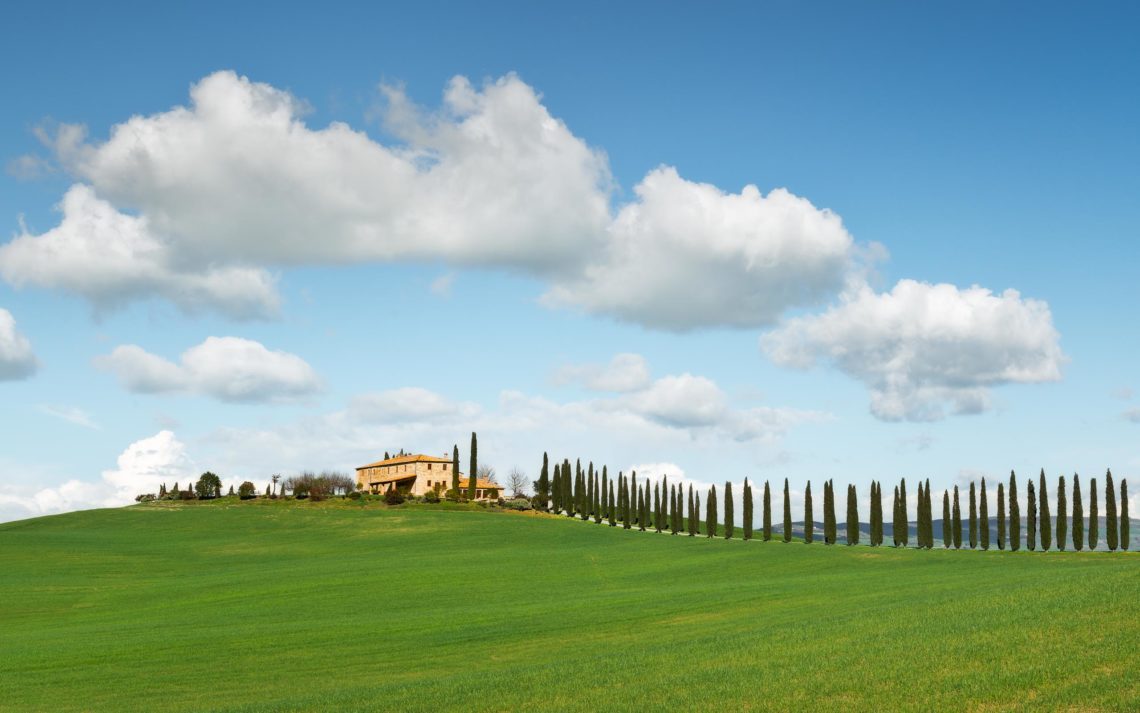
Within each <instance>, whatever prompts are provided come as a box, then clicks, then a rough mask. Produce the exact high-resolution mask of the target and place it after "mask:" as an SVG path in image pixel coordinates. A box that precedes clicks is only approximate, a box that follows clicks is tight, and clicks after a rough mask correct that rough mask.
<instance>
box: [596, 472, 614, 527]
mask: <svg viewBox="0 0 1140 713" xmlns="http://www.w3.org/2000/svg"><path fill="white" fill-rule="evenodd" d="M610 486H611V484H610V479H609V473H607V472H606V467H605V466H604V465H603V466H602V511H601V512H600V513H599V515H600V516H602V517H610V516H612V515H613V503H611V502H610V493H611V492H612V491H613V488H612V487H610Z"/></svg>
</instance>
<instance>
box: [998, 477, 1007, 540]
mask: <svg viewBox="0 0 1140 713" xmlns="http://www.w3.org/2000/svg"><path fill="white" fill-rule="evenodd" d="M997 546H998V549H999V550H1004V549H1005V485H1004V484H1003V483H1002V482H1001V481H1000V480H999V481H998V516H997Z"/></svg>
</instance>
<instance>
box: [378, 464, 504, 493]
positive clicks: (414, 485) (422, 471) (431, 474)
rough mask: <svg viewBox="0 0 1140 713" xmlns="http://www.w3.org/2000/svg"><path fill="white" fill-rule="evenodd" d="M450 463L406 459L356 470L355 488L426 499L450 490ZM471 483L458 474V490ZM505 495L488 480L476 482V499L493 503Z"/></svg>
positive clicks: (463, 489)
mask: <svg viewBox="0 0 1140 713" xmlns="http://www.w3.org/2000/svg"><path fill="white" fill-rule="evenodd" d="M451 475H452V473H451V459H450V458H440V457H437V456H428V455H423V454H422V453H421V454H418V455H403V456H396V457H395V458H388V459H386V460H379V461H376V462H375V463H369V464H368V465H362V466H360V467H359V468H357V469H356V487H357V488H359V489H360V490H367V491H368V492H370V493H386V492H388V491H389V490H399V491H400V492H402V493H406V494H408V495H424V494H425V493H427V492H428V491H429V490H434V491H435V492H437V493H441V494H442V493H443V492H444V491H446V490H448V489H450V488H451ZM467 487H468V479H467V478H465V477H463V473H462V471H461V472H460V473H459V488H460V490H462V491H466V490H467ZM501 491H502V488H500V487H499V486H498V485H497V484H496V483H493V482H491V481H489V480H482V479H477V480H476V481H475V499H476V500H493V499H495V498H497V497H499V493H500V492H501Z"/></svg>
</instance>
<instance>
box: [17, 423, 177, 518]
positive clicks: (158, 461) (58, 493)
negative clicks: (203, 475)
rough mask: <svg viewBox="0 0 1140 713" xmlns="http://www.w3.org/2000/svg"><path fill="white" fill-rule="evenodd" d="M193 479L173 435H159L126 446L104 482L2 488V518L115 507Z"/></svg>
mask: <svg viewBox="0 0 1140 713" xmlns="http://www.w3.org/2000/svg"><path fill="white" fill-rule="evenodd" d="M194 476H195V472H194V468H193V462H192V461H191V460H190V458H189V456H188V455H187V454H186V447H185V445H184V444H183V443H182V442H181V441H179V440H178V439H177V438H176V437H175V436H174V434H173V433H172V432H170V431H161V432H159V433H157V434H155V435H154V436H151V437H150V438H144V439H142V440H139V441H135V442H134V443H132V444H130V445H129V446H127V448H126V449H125V450H124V451H123V452H122V453H121V454H120V455H119V458H118V461H117V467H116V468H115V469H113V470H105V471H103V474H102V479H101V480H99V481H96V482H88V481H83V480H79V479H71V480H68V481H67V482H65V483H63V484H62V485H59V486H57V487H52V488H41V489H38V490H33V491H23V490H15V489H12V488H5V490H4V491H3V492H0V519H16V518H20V517H35V516H38V515H51V514H54V513H61V512H70V511H72V510H84V509H88V508H102V507H118V506H121V505H127V504H130V503H131V502H134V498H135V496H136V495H138V494H139V493H157V492H158V487H159V485H160V484H162V483H166V484H167V485H168V486H173V485H174V483H175V481H182V482H183V483H185V482H186V481H188V480H192V479H193V478H194Z"/></svg>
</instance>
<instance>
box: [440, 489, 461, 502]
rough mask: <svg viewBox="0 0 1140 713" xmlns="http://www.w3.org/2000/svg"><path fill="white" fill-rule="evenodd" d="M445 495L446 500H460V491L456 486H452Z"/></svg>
mask: <svg viewBox="0 0 1140 713" xmlns="http://www.w3.org/2000/svg"><path fill="white" fill-rule="evenodd" d="M443 497H444V499H445V500H448V501H450V502H453V503H457V502H459V491H458V490H457V489H455V488H450V489H448V491H447V492H446V493H444V494H443Z"/></svg>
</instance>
